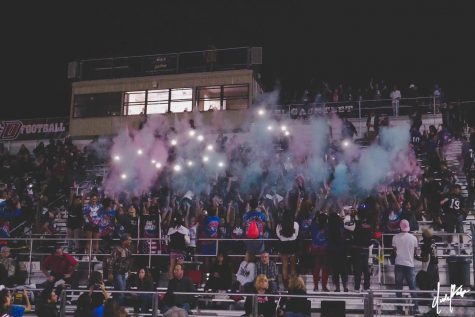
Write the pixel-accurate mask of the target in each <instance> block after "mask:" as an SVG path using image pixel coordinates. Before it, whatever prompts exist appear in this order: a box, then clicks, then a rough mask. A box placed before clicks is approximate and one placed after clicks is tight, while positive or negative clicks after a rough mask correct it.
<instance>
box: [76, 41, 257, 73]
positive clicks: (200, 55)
mask: <svg viewBox="0 0 475 317" xmlns="http://www.w3.org/2000/svg"><path fill="white" fill-rule="evenodd" d="M251 52H252V48H250V47H237V48H228V49H209V50H203V51H192V52H181V53H171V54H158V55H145V56H129V57H112V58H104V59H89V60H82V61H80V62H79V78H78V79H79V80H94V79H109V78H124V77H136V76H152V75H166V74H177V73H192V72H202V71H216V70H229V69H243V68H248V67H250V66H251Z"/></svg>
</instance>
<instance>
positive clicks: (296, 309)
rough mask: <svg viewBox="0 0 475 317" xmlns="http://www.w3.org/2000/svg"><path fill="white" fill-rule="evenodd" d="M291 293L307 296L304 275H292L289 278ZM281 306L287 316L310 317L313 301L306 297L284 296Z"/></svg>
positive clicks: (289, 290) (289, 291) (289, 292)
mask: <svg viewBox="0 0 475 317" xmlns="http://www.w3.org/2000/svg"><path fill="white" fill-rule="evenodd" d="M288 294H289V295H298V296H306V295H307V289H306V287H305V282H304V281H303V279H302V277H300V276H297V275H292V276H291V277H290V279H289V286H288ZM280 307H281V309H282V310H283V312H284V316H285V317H310V315H311V303H310V301H309V300H308V299H306V298H305V297H283V298H282V299H281V301H280Z"/></svg>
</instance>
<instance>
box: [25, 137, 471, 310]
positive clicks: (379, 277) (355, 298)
mask: <svg viewBox="0 0 475 317" xmlns="http://www.w3.org/2000/svg"><path fill="white" fill-rule="evenodd" d="M460 155H461V142H460V141H458V140H452V142H451V143H449V144H448V146H447V147H446V149H445V156H446V160H447V162H448V165H449V167H450V168H451V169H452V170H453V171H455V172H456V176H457V180H458V181H457V182H458V183H459V184H461V186H462V194H463V195H464V196H465V197H466V196H467V195H468V192H467V180H466V177H465V175H464V173H463V172H462V171H461V169H460V166H459V162H460ZM471 207H472V208H471V212H470V214H469V215H468V217H467V220H466V221H465V222H464V230H465V235H464V244H463V245H461V246H460V248H459V250H453V249H449V251H450V252H452V253H454V252H455V253H461V252H462V251H465V253H466V255H465V256H466V257H470V258H472V259H473V256H474V255H473V253H472V252H473V251H472V250H473V238H472V237H473V234H475V232H471V231H470V225H471V224H472V223H473V224H475V214H474V208H473V207H474V206H471ZM66 219H67V210H66V208H62V209H60V213H59V215H58V218H57V222H56V226H57V233H56V235H55V237H56V238H58V239H64V240H61V241H60V242H61V243H63V245H64V246H65V248H67V247H68V241H67V240H66V239H65V237H66ZM428 225H430V222H427V221H421V222H420V227H421V229H422V228H423V227H424V226H428ZM419 234H420V233H419ZM435 235H437V233H435ZM441 235H442V236H444V235H443V233H442V234H441ZM444 237H445V236H444ZM38 239H39V240H40V239H41V237H38ZM381 247H383V246H381ZM385 247H386V248H387V247H388V246H385ZM37 251H38V250H37V249H34V250H31V252H33V253H34V255H30V259H31V261H23V263H22V264H24V265H25V266H26V267H30V268H31V272H30V275H29V279H28V284H40V283H41V282H43V281H44V275H43V273H42V272H41V270H40V260H41V255H39V254H41V253H40V252H37ZM445 251H446V249H445V244H444V243H440V245H439V249H438V257H439V272H440V283H441V293H443V294H445V293H447V292H449V293H450V283H449V269H448V264H447V263H446V260H445V259H446V258H447V256H448V255H447V254H446V252H445ZM374 254H375V257H376V258H377V261H376V262H377V263H378V264H375V265H373V273H372V276H371V293H372V296H373V297H374V315H384V316H392V315H394V313H395V303H394V299H393V297H395V296H394V295H395V294H394V265H392V264H391V263H390V261H389V258H388V256H383V258H382V259H381V258H378V255H383V254H384V252H383V250H382V249H381V250H375V253H374ZM23 255H27V254H26V253H24V254H23ZM157 256H165V255H163V254H162V255H157ZM78 258H79V259H80V264H79V269H80V270H84V271H87V272H91V271H93V270H98V271H102V261H95V262H89V261H81V256H80V255H78ZM198 259H199V258H198ZM276 260H277V261H278V258H276ZM416 265H417V266H416V272H417V271H419V270H420V262H416ZM470 274H471V280H470V284H471V285H472V286H473V285H475V280H474V263H473V261H472V263H471V264H470ZM86 275H87V274H86ZM302 277H303V279H304V281H305V284H306V287H307V292H308V294H309V297H310V301H311V307H312V316H315V317H316V316H320V314H321V307H322V301H344V302H345V307H346V312H347V315H346V316H361V315H364V314H365V312H367V311H368V307H367V302H368V293H366V292H355V291H353V289H354V284H353V281H354V280H353V276H352V275H350V276H349V279H348V288H349V290H350V292H348V293H343V292H342V293H335V292H333V290H334V289H335V287H334V285H333V284H332V279H331V277H330V278H329V281H328V288H329V289H330V292H328V293H325V292H315V291H313V289H314V285H313V278H312V276H311V275H310V274H304V275H302ZM167 278H168V276H167V272H163V273H161V275H160V279H159V281H158V285H157V291H158V292H164V291H165V290H166V286H167V282H168V279H167ZM280 280H282V279H280ZM82 282H83V283H82V284H83V286H84V282H85V281H84V280H83V281H82ZM281 284H282V283H281ZM203 286H204V283H202V284H201V285H200V288H199V291H201V292H204V289H203ZM281 286H282V285H281ZM405 289H407V287H406V288H405ZM108 290H112V287H111V286H108ZM469 294H470V293H469ZM406 295H407V294H406ZM77 297H78V293H75V294H74V295H71V294H69V292H68V294H67V302H66V305H65V307H64V309H65V316H72V315H73V313H74V310H75V308H76V306H75V304H74V303H75V301H76V300H77ZM466 297H467V298H471V299H472V300H473V301H472V302H468V301H467V302H464V301H457V300H455V299H454V301H453V302H452V306H453V307H454V311H453V313H450V312H449V311H448V307H447V306H446V305H444V306H442V305H441V307H443V310H444V313H445V314H444V313H443V314H441V315H440V316H453V315H457V316H474V315H475V308H474V307H475V297H474V294H473V293H471V294H470V295H468V296H466ZM243 304H244V301H243V300H240V301H235V300H233V299H230V298H229V295H226V294H218V295H209V294H203V295H201V296H200V300H199V305H198V307H196V308H194V309H193V313H194V314H195V315H197V316H225V317H228V316H229V317H238V316H241V315H242V314H243V313H244V310H243ZM411 306H412V304H411V303H410V301H407V303H406V304H404V307H405V308H406V314H408V311H407V310H408V309H409V308H410V307H411ZM127 310H128V311H129V312H131V313H133V309H132V307H130V306H128V307H127ZM420 310H421V311H422V312H425V311H427V310H428V308H427V305H421V307H420ZM150 315H154V316H160V313H159V312H158V313H156V312H152V311H150Z"/></svg>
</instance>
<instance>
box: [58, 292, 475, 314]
mask: <svg viewBox="0 0 475 317" xmlns="http://www.w3.org/2000/svg"><path fill="white" fill-rule="evenodd" d="M83 291H84V290H71V289H66V290H63V292H62V293H61V296H60V298H61V301H60V316H61V317H64V316H66V314H67V313H68V311H67V307H66V300H65V299H66V298H67V296H68V295H70V294H71V293H73V292H76V293H77V292H83ZM94 292H101V291H94ZM398 292H400V293H402V294H406V295H411V297H410V298H408V297H397V296H396V293H398ZM107 293H109V294H112V295H114V294H118V293H120V294H124V295H126V294H134V295H139V294H142V295H146V294H148V295H152V296H151V309H149V312H148V313H140V315H143V316H152V317H156V316H158V315H159V314H161V313H160V311H159V303H160V294H161V293H162V294H163V292H158V291H155V292H145V291H130V290H124V291H116V290H107ZM446 293H448V294H450V289H448V288H441V289H440V290H439V293H436V292H435V291H422V290H416V291H411V290H374V291H373V290H369V291H367V292H362V293H326V292H317V293H313V294H307V295H291V294H287V293H281V294H265V296H266V297H268V298H274V302H275V303H276V306H275V309H276V312H277V309H278V308H279V301H280V299H281V298H304V299H308V300H311V299H314V300H315V299H316V300H320V301H321V300H333V301H334V300H341V301H345V302H348V303H351V304H352V305H354V306H357V307H361V308H358V309H356V310H357V311H359V312H362V313H363V315H364V316H365V317H373V316H374V315H375V313H376V315H381V313H382V310H383V307H384V306H388V305H391V306H393V307H394V310H396V309H397V308H398V307H401V309H402V308H403V307H406V308H407V307H413V306H414V302H416V301H417V302H418V304H419V306H423V307H428V308H429V309H435V308H436V306H435V301H436V299H440V298H442V297H443V296H444V295H445V294H446ZM174 294H176V295H189V296H193V297H194V298H195V299H196V300H200V299H205V298H209V297H210V296H222V295H223V293H209V292H206V293H204V292H174ZM413 294H414V297H413V296H412V295H413ZM469 294H470V293H468V292H467V293H466V294H464V296H460V295H457V296H454V297H453V298H452V299H451V301H450V302H449V301H448V300H447V301H445V302H443V303H439V310H441V311H443V312H444V313H450V309H451V307H457V308H465V309H467V313H470V312H469V311H468V310H469V309H470V308H473V307H474V306H475V298H473V295H469ZM225 295H226V296H246V297H249V296H250V297H252V300H251V303H252V313H251V315H250V316H252V317H257V316H258V301H257V298H258V297H259V296H262V295H260V294H254V293H231V292H230V293H225ZM408 301H409V302H408ZM317 309H318V308H317ZM195 314H196V315H200V308H199V306H198V308H197V309H196V312H195ZM459 316H460V314H459Z"/></svg>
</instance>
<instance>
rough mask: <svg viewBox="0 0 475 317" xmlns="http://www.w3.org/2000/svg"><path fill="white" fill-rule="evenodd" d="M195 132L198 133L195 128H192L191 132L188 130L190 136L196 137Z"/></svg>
mask: <svg viewBox="0 0 475 317" xmlns="http://www.w3.org/2000/svg"><path fill="white" fill-rule="evenodd" d="M195 134H196V132H195V130H190V132H188V135H189V136H190V137H194V136H195Z"/></svg>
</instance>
